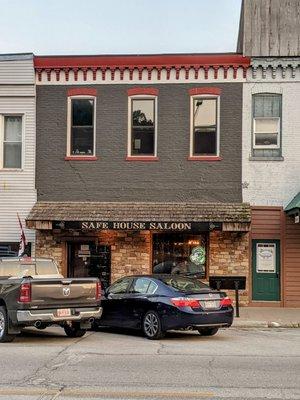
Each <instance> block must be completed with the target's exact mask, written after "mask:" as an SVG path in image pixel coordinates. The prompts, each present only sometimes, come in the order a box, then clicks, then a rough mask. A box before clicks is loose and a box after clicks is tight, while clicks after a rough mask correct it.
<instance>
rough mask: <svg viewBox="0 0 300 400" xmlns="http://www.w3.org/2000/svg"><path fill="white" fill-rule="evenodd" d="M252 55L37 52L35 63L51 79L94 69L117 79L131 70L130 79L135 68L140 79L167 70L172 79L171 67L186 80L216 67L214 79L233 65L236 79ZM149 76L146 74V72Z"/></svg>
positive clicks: (156, 76) (85, 73)
mask: <svg viewBox="0 0 300 400" xmlns="http://www.w3.org/2000/svg"><path fill="white" fill-rule="evenodd" d="M249 65H250V58H248V57H243V56H242V55H241V54H235V53H233V54H174V55H172V54H170V55H140V56H139V55H125V56H40V57H39V56H36V57H34V66H35V70H36V74H37V80H38V81H39V82H41V81H42V75H43V73H46V80H47V81H53V82H55V81H60V80H62V79H63V80H65V81H68V80H69V74H70V72H72V73H73V75H74V80H75V81H77V80H78V73H79V72H80V73H81V75H82V76H83V78H82V79H83V81H86V80H87V76H88V73H89V72H91V73H92V80H93V81H95V80H96V79H97V73H98V72H100V76H101V78H102V80H105V79H106V78H107V77H106V73H107V72H108V71H109V72H110V79H111V80H112V81H113V80H114V79H115V73H116V72H118V73H119V76H120V80H121V81H122V80H123V79H124V72H125V71H127V72H128V73H129V80H132V79H133V74H134V72H137V73H138V80H142V79H143V75H144V72H145V73H146V79H147V80H151V79H157V80H160V79H161V76H162V71H165V72H166V79H167V80H169V79H170V76H171V71H172V70H175V79H176V80H179V79H180V77H181V76H184V79H185V80H188V79H191V78H193V79H198V75H199V72H200V71H202V72H203V73H204V79H208V75H209V71H210V70H213V76H214V79H216V80H217V79H219V78H223V79H227V76H228V70H229V69H232V71H233V73H232V75H233V79H236V78H237V71H238V69H240V68H241V69H242V71H243V77H244V78H245V77H246V73H247V68H248V67H249ZM144 76H145V75H144Z"/></svg>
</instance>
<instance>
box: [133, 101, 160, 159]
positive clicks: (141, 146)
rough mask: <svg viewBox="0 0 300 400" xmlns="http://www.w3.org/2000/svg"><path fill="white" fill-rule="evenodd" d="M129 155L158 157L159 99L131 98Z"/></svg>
mask: <svg viewBox="0 0 300 400" xmlns="http://www.w3.org/2000/svg"><path fill="white" fill-rule="evenodd" d="M128 130H129V134H128V155H129V156H133V157H134V156H148V157H149V156H153V157H155V156H156V155H157V138H156V137H157V98H156V97H153V96H135V97H129V115H128Z"/></svg>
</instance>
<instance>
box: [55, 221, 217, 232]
mask: <svg viewBox="0 0 300 400" xmlns="http://www.w3.org/2000/svg"><path fill="white" fill-rule="evenodd" d="M53 229H75V230H103V229H104V230H106V229H111V230H126V231H130V230H138V231H143V230H150V231H151V230H152V231H202V232H204V231H211V230H221V229H222V223H220V222H176V221H168V222H166V221H147V222H141V221H55V222H53Z"/></svg>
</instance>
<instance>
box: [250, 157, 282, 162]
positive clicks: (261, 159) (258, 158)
mask: <svg viewBox="0 0 300 400" xmlns="http://www.w3.org/2000/svg"><path fill="white" fill-rule="evenodd" d="M249 160H250V161H284V157H282V156H281V157H256V156H249Z"/></svg>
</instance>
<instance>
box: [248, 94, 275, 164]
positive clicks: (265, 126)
mask: <svg viewBox="0 0 300 400" xmlns="http://www.w3.org/2000/svg"><path fill="white" fill-rule="evenodd" d="M252 143H253V153H254V155H261V156H264V155H266V156H272V155H273V156H274V155H279V152H280V147H281V95H280V94H271V93H259V94H254V95H253V140H252Z"/></svg>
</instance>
